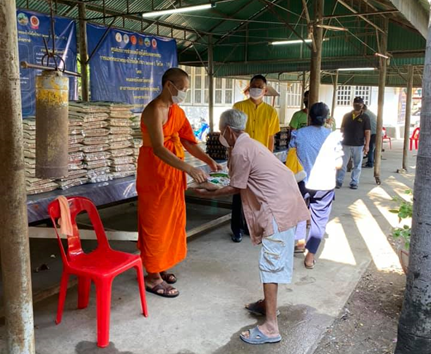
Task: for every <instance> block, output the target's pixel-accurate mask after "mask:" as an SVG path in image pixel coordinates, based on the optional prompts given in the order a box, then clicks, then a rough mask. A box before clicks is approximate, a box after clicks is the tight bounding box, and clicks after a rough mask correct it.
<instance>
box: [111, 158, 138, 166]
mask: <svg viewBox="0 0 431 354" xmlns="http://www.w3.org/2000/svg"><path fill="white" fill-rule="evenodd" d="M134 160H135V159H134V158H133V156H122V157H111V161H112V165H113V166H116V165H125V164H131V163H134Z"/></svg>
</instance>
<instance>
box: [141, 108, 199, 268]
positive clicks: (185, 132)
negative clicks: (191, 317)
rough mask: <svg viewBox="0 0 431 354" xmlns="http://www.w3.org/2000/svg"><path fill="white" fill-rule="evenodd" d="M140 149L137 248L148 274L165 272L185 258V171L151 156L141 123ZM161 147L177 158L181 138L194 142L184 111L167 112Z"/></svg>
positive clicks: (150, 149)
mask: <svg viewBox="0 0 431 354" xmlns="http://www.w3.org/2000/svg"><path fill="white" fill-rule="evenodd" d="M141 131H142V137H143V146H142V147H141V149H140V151H139V159H138V175H137V179H136V181H137V182H136V189H137V192H138V214H139V220H138V231H139V240H138V248H139V249H140V250H141V258H142V261H143V264H144V267H145V269H146V270H147V272H150V273H158V272H161V271H165V270H167V269H169V268H171V267H173V266H174V265H176V264H177V263H179V262H181V261H182V260H184V259H185V258H186V254H187V243H186V204H185V196H184V191H185V189H186V188H187V180H186V175H185V173H184V172H182V171H180V170H178V169H176V168H174V167H171V166H169V165H168V164H166V163H164V162H163V161H162V160H160V159H159V158H158V157H157V156H155V155H154V152H153V148H152V147H151V141H150V138H149V135H148V132H147V127H146V126H145V124H144V123H143V122H141ZM163 135H164V146H165V147H166V148H167V149H168V150H169V151H171V152H172V153H173V154H175V155H176V156H177V157H179V158H180V159H184V147H183V145H182V144H181V141H180V139H185V140H188V141H191V142H193V143H197V142H196V139H195V136H194V134H193V130H192V128H191V126H190V123H189V121H188V120H187V118H186V115H185V113H184V111H183V110H182V109H181V108H180V107H178V106H177V105H173V106H171V108H170V109H169V116H168V121H167V122H166V123H165V124H164V125H163Z"/></svg>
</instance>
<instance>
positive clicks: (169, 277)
mask: <svg viewBox="0 0 431 354" xmlns="http://www.w3.org/2000/svg"><path fill="white" fill-rule="evenodd" d="M160 277H161V278H162V279H163V280H164V281H165V282H166V283H168V284H175V283H176V282H177V277H176V276H175V275H174V274H172V273H160Z"/></svg>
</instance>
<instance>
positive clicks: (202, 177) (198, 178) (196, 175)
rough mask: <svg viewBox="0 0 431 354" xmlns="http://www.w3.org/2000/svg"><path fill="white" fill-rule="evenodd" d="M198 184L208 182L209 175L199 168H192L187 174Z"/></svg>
mask: <svg viewBox="0 0 431 354" xmlns="http://www.w3.org/2000/svg"><path fill="white" fill-rule="evenodd" d="M187 174H188V175H190V177H191V178H193V179H194V181H195V182H196V183H204V182H206V181H207V178H208V176H207V174H206V173H205V172H204V171H202V170H201V169H199V168H196V167H193V166H190V170H189V171H188V172H187Z"/></svg>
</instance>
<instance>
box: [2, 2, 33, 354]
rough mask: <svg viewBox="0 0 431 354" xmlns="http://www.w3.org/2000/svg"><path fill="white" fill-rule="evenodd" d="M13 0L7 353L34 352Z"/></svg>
mask: <svg viewBox="0 0 431 354" xmlns="http://www.w3.org/2000/svg"><path fill="white" fill-rule="evenodd" d="M15 18H16V5H15V1H1V2H0V32H1V34H2V35H1V36H0V82H1V85H0V97H1V104H0V117H1V119H0V141H1V143H0V156H1V157H2V158H1V159H0V204H1V205H2V211H1V213H0V225H1V227H0V249H1V272H2V279H3V302H4V311H5V318H6V341H7V344H6V345H7V348H6V352H7V353H9V354H24V353H26V354H33V353H35V344H34V323H33V304H32V291H31V273H30V250H29V242H28V226H27V204H26V200H27V196H26V191H25V170H24V155H23V153H24V152H23V137H22V116H21V94H20V92H21V91H20V79H19V60H18V34H17V27H16V19H15Z"/></svg>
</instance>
